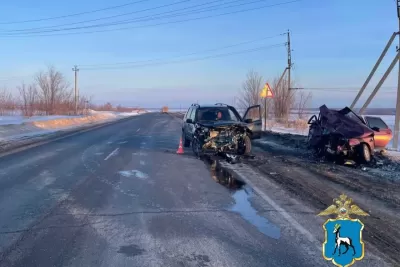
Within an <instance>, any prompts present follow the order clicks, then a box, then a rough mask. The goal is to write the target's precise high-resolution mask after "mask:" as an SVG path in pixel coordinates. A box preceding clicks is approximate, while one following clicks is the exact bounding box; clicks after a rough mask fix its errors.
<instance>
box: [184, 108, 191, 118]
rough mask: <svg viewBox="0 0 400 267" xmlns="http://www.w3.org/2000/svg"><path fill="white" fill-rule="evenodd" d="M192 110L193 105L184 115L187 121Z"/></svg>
mask: <svg viewBox="0 0 400 267" xmlns="http://www.w3.org/2000/svg"><path fill="white" fill-rule="evenodd" d="M191 111H192V107H190V108H189V109H188V111H187V112H186V113H185V116H184V117H183V119H184V120H185V121H186V119H187V118H189V116H190V112H191Z"/></svg>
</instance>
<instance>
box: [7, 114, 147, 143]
mask: <svg viewBox="0 0 400 267" xmlns="http://www.w3.org/2000/svg"><path fill="white" fill-rule="evenodd" d="M141 113H143V111H142V112H137V111H134V112H114V111H93V110H90V111H89V114H88V115H87V116H83V115H82V116H34V117H30V118H24V117H21V116H5V117H1V116H0V122H1V123H0V143H9V142H14V141H17V140H24V139H29V138H33V137H36V136H42V135H45V134H49V133H53V132H57V131H60V130H67V129H73V128H76V127H80V126H84V125H89V124H97V123H103V122H107V121H111V120H117V119H121V118H124V117H127V116H136V115H139V114H141ZM13 117H14V118H13Z"/></svg>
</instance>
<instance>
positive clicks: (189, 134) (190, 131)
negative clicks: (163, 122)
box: [186, 107, 197, 141]
mask: <svg viewBox="0 0 400 267" xmlns="http://www.w3.org/2000/svg"><path fill="white" fill-rule="evenodd" d="M196 111H197V107H193V108H192V112H191V113H190V115H189V117H188V119H191V120H192V123H186V125H187V133H186V134H187V137H186V138H187V140H190V141H192V139H193V133H194V124H195V123H196V120H195V119H196Z"/></svg>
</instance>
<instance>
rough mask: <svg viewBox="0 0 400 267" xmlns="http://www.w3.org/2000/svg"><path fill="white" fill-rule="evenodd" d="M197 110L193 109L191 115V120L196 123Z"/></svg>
mask: <svg viewBox="0 0 400 267" xmlns="http://www.w3.org/2000/svg"><path fill="white" fill-rule="evenodd" d="M196 110H197V108H195V107H194V108H193V109H192V113H190V117H189V118H190V119H192V121H195V115H196Z"/></svg>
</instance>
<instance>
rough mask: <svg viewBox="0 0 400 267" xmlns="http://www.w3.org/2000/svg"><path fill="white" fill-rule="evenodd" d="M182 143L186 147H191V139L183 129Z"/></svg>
mask: <svg viewBox="0 0 400 267" xmlns="http://www.w3.org/2000/svg"><path fill="white" fill-rule="evenodd" d="M182 143H183V146H184V147H190V140H187V139H186V134H185V132H184V131H182Z"/></svg>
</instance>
